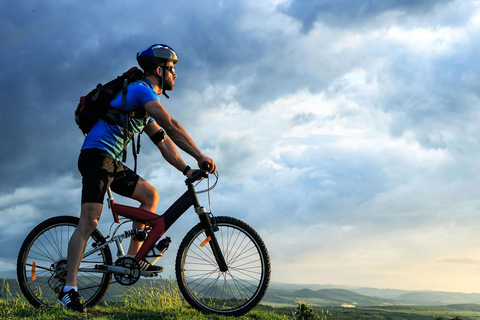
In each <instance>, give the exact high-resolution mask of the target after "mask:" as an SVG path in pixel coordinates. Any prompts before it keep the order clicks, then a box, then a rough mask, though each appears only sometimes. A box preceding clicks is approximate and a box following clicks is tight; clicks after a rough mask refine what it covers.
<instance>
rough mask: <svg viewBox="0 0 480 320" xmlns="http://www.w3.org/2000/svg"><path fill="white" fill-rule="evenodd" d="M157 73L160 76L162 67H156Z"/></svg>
mask: <svg viewBox="0 0 480 320" xmlns="http://www.w3.org/2000/svg"><path fill="white" fill-rule="evenodd" d="M157 75H159V76H160V77H161V76H162V67H157Z"/></svg>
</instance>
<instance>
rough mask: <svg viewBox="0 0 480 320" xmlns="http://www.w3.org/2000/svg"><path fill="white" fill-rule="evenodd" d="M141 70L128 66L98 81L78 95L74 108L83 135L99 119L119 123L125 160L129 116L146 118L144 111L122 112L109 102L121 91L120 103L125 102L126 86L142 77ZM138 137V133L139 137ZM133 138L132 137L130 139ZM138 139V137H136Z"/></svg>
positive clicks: (129, 133) (124, 158)
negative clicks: (122, 135)
mask: <svg viewBox="0 0 480 320" xmlns="http://www.w3.org/2000/svg"><path fill="white" fill-rule="evenodd" d="M143 76H144V75H143V72H142V71H141V70H139V69H138V68H137V67H132V68H130V69H129V70H128V71H127V72H125V73H124V74H122V75H121V76H118V77H117V78H116V79H113V80H111V81H110V82H107V83H106V84H104V85H102V84H101V83H99V84H98V85H97V87H96V88H95V89H93V90H92V91H90V92H89V93H88V94H87V95H86V96H82V97H80V102H79V103H78V106H77V109H76V110H75V122H76V123H77V125H78V127H79V128H80V130H82V132H83V134H84V135H87V134H88V133H89V132H90V130H92V127H93V126H94V125H95V123H97V122H98V121H99V120H100V119H102V120H104V121H105V122H107V123H109V124H116V125H119V126H120V127H121V128H123V130H124V152H123V159H122V161H123V162H125V161H126V157H127V153H126V148H127V142H128V139H129V138H131V137H132V135H133V134H132V133H131V132H130V131H128V129H127V130H125V129H126V126H127V124H128V118H129V117H135V118H144V119H146V118H145V117H146V114H145V113H141V112H140V113H139V112H137V113H135V112H129V113H127V112H124V111H122V110H118V109H114V108H113V107H111V106H110V102H111V101H112V100H113V99H114V98H115V97H116V96H117V94H118V93H119V92H120V91H122V94H123V97H122V105H124V104H125V101H126V94H127V86H128V85H129V84H130V83H133V82H135V81H138V80H142V79H143ZM120 115H125V116H126V117H125V123H121V121H120ZM138 138H140V135H139V137H138ZM132 140H133V139H132ZM138 140H140V139H138ZM132 147H133V149H135V141H133V144H132ZM139 149H140V143H139V141H138V147H137V152H135V150H134V158H135V171H136V167H137V163H136V154H138V152H139V151H140V150H139Z"/></svg>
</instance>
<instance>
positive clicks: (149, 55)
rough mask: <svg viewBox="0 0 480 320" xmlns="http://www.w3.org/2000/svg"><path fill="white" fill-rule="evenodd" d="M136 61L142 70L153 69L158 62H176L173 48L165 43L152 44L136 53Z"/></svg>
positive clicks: (176, 58) (176, 57)
mask: <svg viewBox="0 0 480 320" xmlns="http://www.w3.org/2000/svg"><path fill="white" fill-rule="evenodd" d="M137 61H138V63H139V64H140V67H142V69H144V70H149V69H154V68H155V67H156V66H157V65H158V63H160V62H169V61H172V62H173V63H177V62H178V56H177V53H176V52H175V50H173V49H172V48H171V47H169V46H167V45H166V44H154V45H151V46H149V47H147V48H145V49H143V50H142V51H140V52H138V53H137Z"/></svg>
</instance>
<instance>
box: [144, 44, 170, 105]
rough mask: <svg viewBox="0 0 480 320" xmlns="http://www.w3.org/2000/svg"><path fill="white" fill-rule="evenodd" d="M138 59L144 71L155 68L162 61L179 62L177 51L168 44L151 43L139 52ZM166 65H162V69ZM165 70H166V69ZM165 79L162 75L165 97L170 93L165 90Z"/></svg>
mask: <svg viewBox="0 0 480 320" xmlns="http://www.w3.org/2000/svg"><path fill="white" fill-rule="evenodd" d="M137 61H138V64H139V65H140V67H141V68H142V69H143V70H144V71H151V70H154V69H155V68H157V67H158V66H159V63H162V62H165V63H166V62H169V61H171V62H173V63H174V64H175V63H177V62H178V57H177V53H176V52H175V50H173V49H172V48H171V47H170V46H167V45H166V44H154V45H151V46H149V47H147V48H145V49H143V50H142V51H140V52H138V53H137ZM163 68H164V67H163V66H162V69H163ZM164 72H165V70H164ZM163 87H164V79H163V77H162V92H163V95H164V96H165V97H167V98H168V95H167V94H166V93H165V90H163Z"/></svg>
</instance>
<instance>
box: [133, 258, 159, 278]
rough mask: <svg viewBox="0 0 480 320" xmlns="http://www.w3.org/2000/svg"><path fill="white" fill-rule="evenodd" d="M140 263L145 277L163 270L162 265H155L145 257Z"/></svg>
mask: <svg viewBox="0 0 480 320" xmlns="http://www.w3.org/2000/svg"><path fill="white" fill-rule="evenodd" d="M138 264H139V265H140V270H141V271H142V276H144V277H153V276H154V275H156V274H157V273H160V272H163V268H162V267H160V266H154V265H153V264H151V263H150V262H148V260H147V259H145V258H143V259H142V260H140V261H139V262H138Z"/></svg>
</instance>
